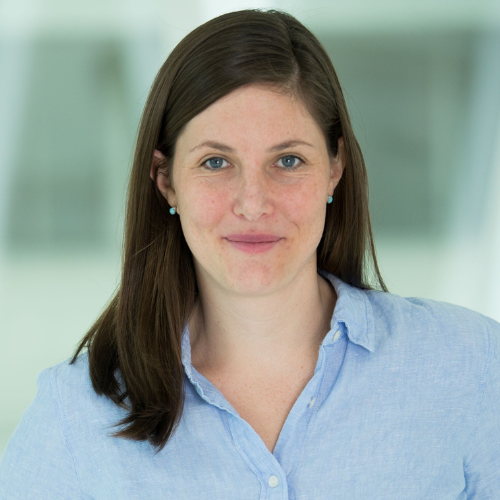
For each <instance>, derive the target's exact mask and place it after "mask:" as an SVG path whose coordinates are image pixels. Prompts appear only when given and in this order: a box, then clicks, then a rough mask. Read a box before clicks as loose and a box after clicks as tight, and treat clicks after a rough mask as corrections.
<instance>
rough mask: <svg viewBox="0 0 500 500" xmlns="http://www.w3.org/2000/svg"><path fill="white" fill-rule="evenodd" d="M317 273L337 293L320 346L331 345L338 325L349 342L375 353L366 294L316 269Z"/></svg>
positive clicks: (370, 311) (371, 320)
mask: <svg viewBox="0 0 500 500" xmlns="http://www.w3.org/2000/svg"><path fill="white" fill-rule="evenodd" d="M318 273H319V274H320V276H322V277H323V278H325V279H326V280H328V281H329V282H330V283H331V284H332V285H333V287H334V288H335V292H336V293H337V303H336V304H335V310H334V311H333V316H332V320H331V322H330V331H329V332H328V333H327V334H326V336H325V338H324V339H323V342H322V345H330V344H333V342H334V334H335V332H337V331H338V330H339V325H343V327H344V328H345V330H346V333H347V336H348V338H349V340H350V341H351V342H354V343H355V344H358V345H360V346H362V347H364V348H365V349H368V350H369V351H370V352H373V351H375V348H376V339H375V329H374V325H373V311H372V307H371V304H370V301H369V300H368V296H367V294H368V292H367V291H366V290H361V289H360V288H356V287H354V286H351V285H348V284H347V283H344V282H343V281H342V280H341V279H339V278H337V277H336V276H335V275H333V274H332V273H329V272H328V271H324V270H323V269H318Z"/></svg>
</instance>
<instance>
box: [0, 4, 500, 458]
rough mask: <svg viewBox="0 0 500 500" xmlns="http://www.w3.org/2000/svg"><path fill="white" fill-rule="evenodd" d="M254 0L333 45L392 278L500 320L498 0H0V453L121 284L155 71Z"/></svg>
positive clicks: (407, 291) (399, 286)
mask: <svg viewBox="0 0 500 500" xmlns="http://www.w3.org/2000/svg"><path fill="white" fill-rule="evenodd" d="M248 7H261V8H273V7H274V8H279V9H283V10H286V11H288V12H289V13H291V14H292V15H294V16H296V17H297V18H298V19H299V20H300V21H302V22H303V23H304V24H305V25H306V26H308V27H309V28H310V29H311V30H312V31H313V32H314V33H315V34H316V35H317V36H318V38H319V39H320V40H321V42H322V43H323V44H324V46H325V48H326V49H327V51H328V52H329V54H330V56H331V58H332V60H333V63H334V66H335V67H336V69H337V72H338V75H339V79H340V82H341V84H342V85H343V88H344V91H345V95H346V99H347V103H348V106H349V109H350V112H351V116H352V120H353V123H354V128H355V131H356V132H357V135H358V139H359V141H360V143H361V146H362V148H363V151H364V153H365V157H366V162H367V168H368V174H369V181H370V197H371V210H372V219H373V224H374V230H375V237H376V243H377V250H378V256H379V259H380V265H381V270H382V275H383V276H384V278H385V280H386V283H387V285H388V287H389V289H390V291H391V292H393V293H397V294H400V295H404V296H424V297H428V298H433V299H438V300H444V301H447V302H453V303H456V304H460V305H463V306H466V307H469V308H471V309H474V310H476V311H479V312H481V313H483V314H486V315H488V316H491V317H493V318H495V319H496V320H499V321H500V286H499V284H500V196H499V195H500V0H420V1H418V2H416V1H414V0H411V1H410V0H349V1H347V0H338V1H332V0H328V1H320V0H296V1H291V0H290V1H287V0H282V1H266V0H264V1H260V2H252V1H250V2H248V1H247V2H239V1H236V0H231V1H224V0H213V1H210V0H183V1H182V2H177V1H175V2H174V1H173V0H163V1H159V0H140V1H139V0H121V1H118V0H86V1H85V2H83V1H81V0H80V1H75V0H64V1H61V0H2V3H1V4H0V453H1V452H2V450H3V448H4V446H5V443H6V442H7V439H8V438H9V436H10V434H11V433H12V431H13V430H14V427H15V426H16V425H17V423H18V421H19V419H20V417H21V414H22V412H23V411H24V410H25V409H26V407H27V406H28V405H29V403H30V402H31V400H32V398H33V397H34V394H35V391H36V387H35V380H36V376H37V374H38V373H39V372H40V371H41V370H42V369H43V368H45V367H47V366H50V365H52V364H55V363H57V362H59V361H62V360H64V359H66V358H68V357H69V356H70V355H71V353H72V351H73V350H74V348H75V345H76V344H77V343H78V341H79V340H80V338H81V337H82V336H83V334H84V333H85V332H86V330H87V329H88V328H89V327H90V325H91V324H92V323H93V321H94V320H95V319H96V317H97V315H98V314H99V312H100V311H101V310H102V309H103V307H104V305H105V304H106V302H107V301H108V299H109V297H110V295H111V294H112V293H113V291H114V290H115V287H116V286H117V284H118V278H119V270H120V249H121V238H122V226H123V214H124V209H123V205H124V194H125V189H126V184H127V176H128V172H129V169H130V165H131V159H132V155H133V147H134V139H135V136H136V131H137V125H138V121H139V118H140V113H141V111H142V107H143V105H144V103H145V100H146V97H147V94H148V91H149V87H150V85H151V83H152V81H153V78H154V76H155V74H156V72H157V71H158V69H159V68H160V66H161V64H162V63H163V62H164V60H165V59H166V57H167V56H168V54H169V52H170V51H171V50H172V48H173V47H174V46H175V45H176V44H177V42H178V41H180V39H181V38H183V37H184V36H185V35H186V34H187V33H188V32H189V31H191V30H192V29H193V28H195V27H196V26H198V25H199V24H201V23H202V22H204V21H206V20H208V19H210V18H212V17H215V16H217V15H219V14H221V13H223V12H228V11H232V10H238V9H240V8H248Z"/></svg>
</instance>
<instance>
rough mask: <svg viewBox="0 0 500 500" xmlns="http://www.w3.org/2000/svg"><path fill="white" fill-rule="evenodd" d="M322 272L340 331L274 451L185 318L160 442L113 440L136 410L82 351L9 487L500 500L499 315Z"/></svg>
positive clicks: (12, 445) (29, 416)
mask: <svg viewBox="0 0 500 500" xmlns="http://www.w3.org/2000/svg"><path fill="white" fill-rule="evenodd" d="M320 273H321V274H322V275H323V276H324V277H325V278H328V279H330V281H331V282H332V284H333V285H334V287H335V289H336V291H337V294H338V301H337V305H336V307H335V311H334V314H333V317H332V320H331V329H330V331H329V332H328V334H327V335H326V337H325V338H324V340H323V342H322V344H321V347H320V349H319V356H318V361H317V365H316V369H315V373H314V376H313V377H312V378H311V380H310V381H309V382H308V384H307V386H306V387H305V389H304V390H303V392H302V393H301V395H300V396H299V398H298V399H297V401H296V402H295V404H294V406H293V408H292V410H291V411H290V413H289V415H288V418H287V419H286V422H285V424H284V426H283V429H282V431H281V434H280V436H279V439H278V441H277V444H276V447H275V449H274V452H273V453H270V452H269V451H268V449H267V448H266V446H265V445H264V443H263V441H262V440H261V438H260V437H259V436H258V434H257V433H256V432H255V431H254V430H253V429H252V427H251V426H250V425H249V424H248V423H247V422H246V421H245V420H243V419H242V418H241V417H240V416H239V415H238V413H237V412H236V411H235V410H234V408H233V407H232V406H231V405H230V404H229V403H228V401H227V400H226V399H225V397H224V396H223V395H222V393H221V392H220V391H219V390H218V389H217V388H216V387H215V386H214V385H212V384H211V383H210V382H209V381H208V380H207V379H206V378H205V377H203V376H202V375H201V374H200V373H198V372H197V371H196V369H195V368H194V367H193V366H192V364H191V353H190V342H189V330H188V328H187V327H186V329H185V331H184V336H183V344H182V349H183V363H184V367H185V372H186V379H185V385H186V401H185V408H184V413H183V416H182V419H181V422H180V425H179V427H178V429H177V431H176V433H175V434H174V436H173V437H172V438H171V440H170V441H169V442H168V443H167V445H166V447H165V448H164V449H163V450H162V451H161V452H159V453H158V454H155V452H154V450H153V448H152V447H151V445H149V444H148V443H147V442H135V441H128V440H125V439H122V438H114V437H110V436H109V433H110V426H112V425H113V424H115V423H116V422H117V421H118V420H120V419H121V418H123V417H124V415H125V412H124V410H122V409H120V408H118V407H117V406H116V405H114V404H113V403H112V402H111V401H110V400H109V399H108V398H106V397H104V396H97V395H96V394H95V392H94V391H93V389H92V386H91V383H90V379H89V374H88V360H87V356H86V354H83V355H80V357H79V359H78V361H77V363H76V364H75V365H69V364H68V362H64V363H61V364H59V365H56V366H54V367H52V368H49V369H47V370H44V371H43V372H42V373H41V374H40V376H39V378H38V382H37V385H38V392H37V395H36V398H35V400H34V401H33V403H32V405H31V406H30V407H29V409H28V410H27V411H26V412H25V413H24V415H23V417H22V420H21V422H20V424H19V426H18V427H17V429H16V431H15V432H14V434H13V436H12V438H11V440H10V441H9V444H8V446H7V448H6V450H5V453H4V455H3V458H2V462H1V465H0V498H1V499H2V500H11V499H16V500H17V499H21V500H24V499H28V498H30V499H36V500H45V499H51V500H52V499H54V500H55V499H57V500H64V499H87V500H90V499H93V500H105V499H106V500H108V499H109V500H129V499H141V500H144V499H147V500H155V499H165V500H167V499H168V500H170V499H172V500H183V499H189V500H205V499H206V500H239V499H241V500H264V499H266V500H267V499H269V500H285V499H290V500H292V499H293V500H327V499H328V500H329V499H332V500H333V499H335V500H372V499H377V500H459V499H460V500H462V499H475V500H479V499H481V500H486V499H488V500H497V499H500V325H499V324H498V323H496V322H495V321H493V320H491V319H488V318H486V317H484V316H481V315H480V314H478V313H474V312H472V311H469V310H467V309H464V308H460V307H458V306H453V305H449V304H445V303H440V302H435V301H431V300H424V299H416V298H410V299H408V298H406V299H405V298H401V297H398V296H396V295H392V294H388V293H383V292H377V291H363V290H359V289H357V288H353V287H351V286H348V285H346V284H345V283H343V282H342V281H340V280H339V279H337V278H336V277H334V276H333V275H330V274H327V273H325V272H323V271H320Z"/></svg>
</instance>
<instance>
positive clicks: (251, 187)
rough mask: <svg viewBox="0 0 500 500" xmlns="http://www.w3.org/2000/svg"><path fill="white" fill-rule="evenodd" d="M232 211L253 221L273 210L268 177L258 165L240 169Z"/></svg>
mask: <svg viewBox="0 0 500 500" xmlns="http://www.w3.org/2000/svg"><path fill="white" fill-rule="evenodd" d="M240 172H241V175H240V179H239V183H238V189H237V192H236V199H235V203H234V213H235V214H236V215H238V216H242V217H245V218H246V219H248V220H251V221H255V220H258V219H259V218H261V217H263V216H266V215H270V214H271V213H272V210H273V204H272V186H271V184H270V179H269V178H268V177H267V176H266V173H265V172H263V171H262V169H261V168H260V167H257V166H255V168H245V167H243V168H242V169H241V171H240Z"/></svg>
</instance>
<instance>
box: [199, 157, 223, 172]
mask: <svg viewBox="0 0 500 500" xmlns="http://www.w3.org/2000/svg"><path fill="white" fill-rule="evenodd" d="M224 162H226V163H227V161H226V160H224V158H219V157H218V156H213V157H212V158H209V159H208V160H205V162H203V165H202V166H204V167H206V168H208V169H209V170H220V169H221V168H222V167H223V166H224V165H223V163H224Z"/></svg>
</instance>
